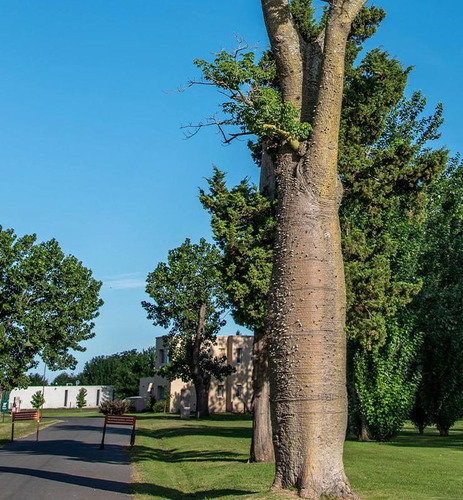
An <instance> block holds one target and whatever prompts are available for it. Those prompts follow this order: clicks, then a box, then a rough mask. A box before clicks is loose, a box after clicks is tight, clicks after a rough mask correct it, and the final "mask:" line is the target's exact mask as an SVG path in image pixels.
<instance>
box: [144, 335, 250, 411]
mask: <svg viewBox="0 0 463 500" xmlns="http://www.w3.org/2000/svg"><path fill="white" fill-rule="evenodd" d="M252 344H253V337H252V336H251V335H219V336H217V344H216V345H215V346H213V355H214V356H218V357H220V356H224V355H225V356H227V360H228V363H229V364H231V365H232V366H233V367H234V368H235V369H236V371H235V373H232V374H231V375H229V376H228V377H226V378H225V379H224V380H223V381H222V382H219V381H218V380H216V379H214V378H213V379H212V382H211V388H210V391H209V410H210V411H211V412H240V413H243V412H248V411H250V410H251V399H252ZM167 363H168V349H167V348H166V346H165V345H164V339H163V337H158V338H157V339H156V360H155V367H156V369H157V370H158V369H159V368H161V367H162V366H163V365H165V364H167ZM168 394H169V395H170V403H169V411H171V412H179V411H180V410H181V409H182V408H190V410H191V411H195V409H196V395H195V389H194V386H193V384H192V383H191V382H187V383H185V382H183V381H182V380H180V379H176V380H173V381H172V382H169V380H167V379H166V378H164V377H161V376H159V375H155V376H154V377H146V378H142V379H140V396H141V397H147V398H149V397H150V396H154V397H155V398H156V400H157V401H160V400H162V399H164V398H165V397H166V396H167V395H168Z"/></svg>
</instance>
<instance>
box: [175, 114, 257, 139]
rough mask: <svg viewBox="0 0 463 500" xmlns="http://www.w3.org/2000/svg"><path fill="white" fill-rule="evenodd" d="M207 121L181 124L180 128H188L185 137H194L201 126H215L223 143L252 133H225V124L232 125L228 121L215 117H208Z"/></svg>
mask: <svg viewBox="0 0 463 500" xmlns="http://www.w3.org/2000/svg"><path fill="white" fill-rule="evenodd" d="M208 120H209V121H207V122H206V123H203V122H200V123H198V124H196V125H193V124H192V123H190V124H188V125H182V127H180V128H182V129H190V131H189V132H186V133H185V136H186V138H187V139H191V138H192V137H194V136H195V135H196V134H197V133H198V132H199V131H200V130H201V129H202V128H204V127H217V129H218V131H219V133H220V134H221V136H222V139H223V143H224V144H230V143H231V142H232V141H234V140H235V139H238V138H239V137H242V136H244V135H253V133H252V132H249V131H243V132H231V133H228V134H227V133H226V132H225V130H224V128H223V127H224V126H225V125H232V123H230V122H229V121H227V120H225V121H218V120H217V119H216V118H215V117H212V118H209V119H208Z"/></svg>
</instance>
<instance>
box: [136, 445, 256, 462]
mask: <svg viewBox="0 0 463 500" xmlns="http://www.w3.org/2000/svg"><path fill="white" fill-rule="evenodd" d="M131 457H132V462H145V461H148V460H149V461H152V460H155V461H158V462H164V463H179V462H246V461H247V458H245V457H244V455H242V454H240V453H234V452H232V451H204V450H188V451H185V450H181V449H176V448H175V449H169V450H162V449H160V448H150V447H147V446H136V447H135V449H134V451H133V453H132V455H131Z"/></svg>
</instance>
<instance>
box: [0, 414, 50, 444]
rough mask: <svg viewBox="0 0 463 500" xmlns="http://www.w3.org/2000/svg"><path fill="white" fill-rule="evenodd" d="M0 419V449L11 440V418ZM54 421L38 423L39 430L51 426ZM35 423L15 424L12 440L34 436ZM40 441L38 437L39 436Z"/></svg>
mask: <svg viewBox="0 0 463 500" xmlns="http://www.w3.org/2000/svg"><path fill="white" fill-rule="evenodd" d="M2 420H3V419H2V418H1V417H0V448H1V447H2V446H5V444H7V443H9V442H10V440H11V416H10V415H9V414H7V415H5V420H3V421H2ZM55 422H56V420H47V421H46V422H43V421H41V422H40V430H42V429H45V427H48V426H50V425H53V424H54V423H55ZM36 428H37V427H36V422H35V421H34V420H30V421H26V422H15V424H14V438H15V439H19V438H21V437H24V436H28V435H29V434H35V432H36ZM39 439H40V435H39Z"/></svg>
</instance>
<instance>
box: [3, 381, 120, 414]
mask: <svg viewBox="0 0 463 500" xmlns="http://www.w3.org/2000/svg"><path fill="white" fill-rule="evenodd" d="M82 388H83V389H86V390H87V395H86V396H85V400H86V401H87V404H86V405H85V408H96V407H98V406H99V405H100V404H101V403H102V402H103V401H108V400H109V401H112V400H113V398H114V390H113V388H112V387H111V386H109V385H46V386H45V387H43V386H41V385H40V386H39V385H37V386H29V387H28V388H27V389H14V390H12V391H11V392H10V399H9V401H8V406H9V408H10V409H11V408H12V407H13V403H14V404H15V406H16V408H18V409H21V410H29V409H31V408H32V403H31V400H32V396H33V395H34V394H35V393H36V392H37V391H39V392H40V393H41V392H42V390H43V391H44V398H45V403H44V405H43V407H44V408H76V407H77V404H76V400H77V394H78V393H79V391H80V390H81V389H82Z"/></svg>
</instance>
